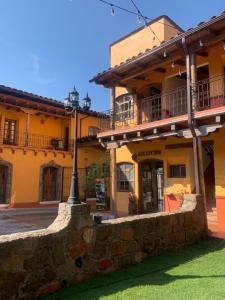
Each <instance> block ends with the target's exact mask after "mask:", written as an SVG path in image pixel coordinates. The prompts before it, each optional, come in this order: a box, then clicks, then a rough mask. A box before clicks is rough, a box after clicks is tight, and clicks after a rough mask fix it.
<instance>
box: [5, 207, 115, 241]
mask: <svg viewBox="0 0 225 300" xmlns="http://www.w3.org/2000/svg"><path fill="white" fill-rule="evenodd" d="M57 213H58V208H57V207H51V208H47V207H44V208H18V209H15V208H9V209H6V208H5V209H4V208H3V209H0V235H5V234H10V233H16V232H24V231H31V230H38V229H43V228H47V227H48V226H49V225H50V224H51V223H52V222H53V221H54V219H55V218H56V216H57ZM94 215H101V216H102V219H103V220H106V219H112V218H113V216H112V214H111V213H110V212H102V211H99V212H96V213H94Z"/></svg>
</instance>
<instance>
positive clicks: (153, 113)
mask: <svg viewBox="0 0 225 300" xmlns="http://www.w3.org/2000/svg"><path fill="white" fill-rule="evenodd" d="M192 95H193V110H194V111H199V110H206V109H210V108H214V107H218V106H223V105H225V75H224V74H223V75H220V76H216V77H213V78H209V79H205V80H202V81H199V82H197V83H196V85H194V86H192ZM122 108H124V107H122ZM186 113H187V88H186V85H185V86H182V87H179V88H177V89H175V90H172V91H170V92H166V93H162V94H156V95H154V96H150V97H147V98H144V99H137V105H135V104H132V105H130V106H129V110H128V109H126V110H120V111H114V112H113V111H107V112H105V113H104V117H103V118H100V120H99V123H100V124H99V128H100V130H101V131H107V130H110V129H117V128H123V127H127V126H132V125H138V124H143V123H150V122H153V121H157V120H162V119H167V118H171V117H175V116H181V115H184V114H186Z"/></svg>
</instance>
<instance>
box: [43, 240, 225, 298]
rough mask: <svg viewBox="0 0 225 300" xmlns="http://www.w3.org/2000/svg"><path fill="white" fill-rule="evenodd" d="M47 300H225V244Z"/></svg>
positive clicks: (210, 244)
mask: <svg viewBox="0 0 225 300" xmlns="http://www.w3.org/2000/svg"><path fill="white" fill-rule="evenodd" d="M45 299H46V300H47V299H48V300H75V299H80V300H84V299H89V300H91V299H102V300H103V299H104V300H106V299H107V300H111V299H129V300H130V299H135V300H136V299H151V300H155V299H159V300H162V299H167V300H175V299H179V300H183V299H188V300H192V299H198V300H202V299H207V300H213V299H223V300H225V240H218V239H212V238H211V239H208V240H206V241H203V242H201V243H199V244H195V245H194V246H190V247H187V248H185V249H183V250H180V251H177V252H169V253H165V254H163V255H160V256H158V257H154V258H151V259H148V260H145V261H144V262H142V263H140V264H137V265H135V266H131V267H128V268H124V269H122V270H120V271H117V272H114V273H109V274H106V275H104V276H98V277H96V278H94V279H91V280H89V281H85V282H82V283H80V284H76V285H74V286H72V287H70V288H67V289H64V290H61V291H59V292H58V293H56V294H53V295H51V296H49V297H47V298H45Z"/></svg>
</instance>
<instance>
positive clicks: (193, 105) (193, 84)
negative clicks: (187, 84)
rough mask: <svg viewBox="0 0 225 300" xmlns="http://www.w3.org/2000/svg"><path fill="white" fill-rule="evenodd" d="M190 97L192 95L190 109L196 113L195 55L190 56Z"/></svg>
mask: <svg viewBox="0 0 225 300" xmlns="http://www.w3.org/2000/svg"><path fill="white" fill-rule="evenodd" d="M190 60H191V64H190V68H191V95H192V109H193V111H196V110H197V108H198V89H197V68H196V55H195V53H192V54H191V57H190Z"/></svg>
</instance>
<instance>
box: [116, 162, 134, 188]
mask: <svg viewBox="0 0 225 300" xmlns="http://www.w3.org/2000/svg"><path fill="white" fill-rule="evenodd" d="M117 191H118V192H133V191H134V165H133V164H131V163H120V164H117Z"/></svg>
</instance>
